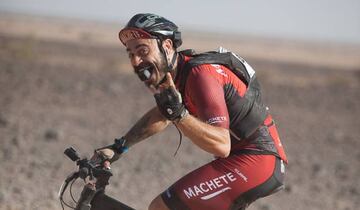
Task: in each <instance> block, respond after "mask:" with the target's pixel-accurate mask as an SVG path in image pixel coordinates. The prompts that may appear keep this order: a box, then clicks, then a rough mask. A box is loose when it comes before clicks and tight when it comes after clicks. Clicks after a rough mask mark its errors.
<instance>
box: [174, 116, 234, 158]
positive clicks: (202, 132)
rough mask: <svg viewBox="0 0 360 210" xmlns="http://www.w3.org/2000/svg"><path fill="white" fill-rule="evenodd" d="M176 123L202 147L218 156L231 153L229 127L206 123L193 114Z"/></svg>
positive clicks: (225, 155)
mask: <svg viewBox="0 0 360 210" xmlns="http://www.w3.org/2000/svg"><path fill="white" fill-rule="evenodd" d="M176 125H177V126H178V128H179V129H180V130H181V131H182V132H183V133H184V135H185V136H187V137H188V138H189V139H190V140H191V141H192V142H193V143H194V144H196V145H197V146H198V147H200V148H201V149H203V150H205V151H207V152H209V153H212V154H214V155H215V156H217V157H227V156H228V155H229V153H230V134H229V130H228V129H226V128H221V127H216V126H212V125H209V124H206V123H204V122H201V121H200V120H198V119H196V118H195V117H193V116H191V115H187V116H186V117H184V118H183V119H182V120H181V121H180V122H178V123H176Z"/></svg>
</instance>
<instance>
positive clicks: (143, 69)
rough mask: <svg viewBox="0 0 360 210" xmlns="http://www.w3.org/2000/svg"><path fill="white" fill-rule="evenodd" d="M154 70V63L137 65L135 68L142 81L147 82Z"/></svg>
mask: <svg viewBox="0 0 360 210" xmlns="http://www.w3.org/2000/svg"><path fill="white" fill-rule="evenodd" d="M154 70H155V66H154V65H153V64H151V63H145V64H143V65H140V66H137V67H136V68H135V73H136V74H137V75H138V77H139V79H140V80H141V81H143V82H145V81H149V80H151V77H152V75H153V73H154Z"/></svg>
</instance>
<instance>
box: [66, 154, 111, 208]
mask: <svg viewBox="0 0 360 210" xmlns="http://www.w3.org/2000/svg"><path fill="white" fill-rule="evenodd" d="M64 154H65V155H66V156H67V157H68V158H70V159H71V160H72V161H74V162H76V165H78V170H77V171H74V172H72V173H71V174H70V175H69V176H68V177H67V178H66V179H65V181H64V183H63V184H62V185H61V187H60V191H59V199H60V202H61V205H62V207H63V204H65V205H66V206H68V207H70V208H73V209H76V210H87V209H90V207H91V205H90V202H91V200H92V198H93V197H94V195H95V194H96V193H97V192H99V191H104V190H105V186H106V185H108V184H109V182H108V181H109V179H110V177H111V176H112V173H111V171H110V169H104V168H103V166H102V164H103V161H101V160H96V159H95V160H88V159H87V158H83V159H81V158H80V155H79V153H78V152H77V151H76V150H75V149H74V148H73V147H69V148H67V149H66V150H65V151H64ZM78 178H81V179H83V180H85V181H86V179H87V178H88V183H87V184H86V185H85V186H84V189H83V192H82V193H81V197H80V199H79V201H78V203H77V206H76V207H75V208H74V207H71V206H70V205H69V204H67V203H66V202H65V201H64V200H63V195H64V192H65V190H66V188H67V187H68V185H69V183H70V182H74V181H75V180H76V179H78ZM94 180H95V181H94ZM70 190H71V188H70ZM70 192H71V191H70ZM74 201H75V200H74ZM75 202H76V201H75ZM63 209H64V207H63Z"/></svg>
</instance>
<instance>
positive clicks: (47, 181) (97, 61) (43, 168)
mask: <svg viewBox="0 0 360 210" xmlns="http://www.w3.org/2000/svg"><path fill="white" fill-rule="evenodd" d="M0 32H1V33H0V145H1V147H0V162H1V163H0V165H1V170H0V209H1V210H20V209H21V210H23V209H29V210H45V209H46V210H47V209H60V208H61V207H60V204H59V201H58V199H57V191H58V189H59V187H60V185H61V183H62V181H63V179H64V178H65V177H66V175H67V174H68V173H69V172H71V170H73V169H74V168H75V166H74V165H73V163H72V162H71V161H69V160H68V159H67V158H66V157H65V156H64V155H63V151H64V149H65V148H67V147H68V146H73V147H75V148H76V149H78V150H79V151H80V152H81V153H82V154H83V155H87V156H90V155H91V153H92V150H93V149H94V148H96V147H100V146H103V145H105V144H108V143H111V142H112V140H113V139H114V138H115V137H118V136H121V135H122V134H124V133H125V132H126V131H127V129H128V128H129V127H130V126H131V125H132V124H133V123H134V122H135V121H136V120H137V119H138V118H139V117H140V116H141V115H142V114H143V113H144V112H145V111H146V110H147V109H148V108H149V107H150V106H152V105H153V104H154V101H153V98H152V96H151V95H150V94H149V92H148V91H147V90H146V89H145V87H143V85H142V84H140V83H139V82H138V79H137V78H136V76H134V75H132V74H131V73H129V71H128V70H130V68H129V66H128V64H127V59H126V58H127V56H126V54H125V53H124V49H122V48H120V46H111V45H105V44H103V45H102V44H92V43H86V42H85V43H84V42H76V41H75V42H74V41H68V40H64V39H63V40H51V39H50V40H49V39H45V38H38V37H33V36H25V35H18V36H13V35H9V34H8V33H6V30H5V29H4V28H2V29H1V31H0ZM316 50H319V49H316ZM323 53H325V54H326V49H325V50H324V51H323ZM240 54H241V52H240ZM339 56H340V55H339ZM245 58H246V59H247V60H248V62H249V63H250V64H252V66H253V67H254V68H255V69H256V70H257V74H258V77H259V79H260V82H261V83H262V87H263V89H264V99H265V101H266V102H267V104H268V105H269V106H270V108H271V110H272V113H273V115H274V118H275V119H276V121H277V124H278V128H279V132H280V135H281V137H282V141H283V144H284V145H285V148H286V151H287V154H288V158H289V161H290V164H289V165H288V167H287V178H286V183H287V186H286V189H285V190H284V191H281V192H279V193H277V194H275V195H273V196H271V197H268V198H265V199H262V200H259V201H257V202H255V203H254V204H253V205H252V206H251V207H250V208H249V209H250V210H304V209H312V210H323V209H327V210H355V209H359V206H360V201H359V197H360V184H359V177H360V151H359V148H360V141H359V136H360V129H359V128H360V121H359V119H358V118H359V116H360V106H359V104H360V65H359V66H357V65H356V62H355V64H354V65H351V66H350V67H349V66H346V67H344V68H342V67H341V65H334V66H335V67H329V66H328V65H313V64H309V63H306V62H288V60H287V61H283V62H282V61H281V59H277V60H266V59H263V58H262V57H256V56H249V57H245ZM345 68H346V70H345ZM177 145H178V134H177V131H176V130H175V129H174V128H173V127H170V128H169V129H168V130H167V131H166V132H164V133H161V134H159V135H156V136H154V137H152V138H151V139H149V140H148V141H144V142H142V143H140V144H139V145H137V146H136V147H134V148H132V149H131V151H130V152H129V153H128V154H127V155H125V156H124V157H123V158H122V159H121V160H119V161H118V162H116V163H115V164H114V165H113V167H112V168H113V172H114V177H113V178H112V180H111V186H109V188H108V193H109V194H110V195H112V196H114V197H116V198H117V199H119V200H121V201H123V202H125V203H127V204H129V205H131V206H133V207H134V208H136V209H146V206H147V205H148V204H149V202H150V201H151V199H152V198H153V197H155V196H156V195H157V194H158V193H160V192H161V191H163V190H164V189H166V187H167V186H169V185H170V184H171V183H173V182H174V181H175V180H177V179H178V178H179V177H181V176H182V175H184V174H185V173H187V172H189V171H191V170H192V169H195V168H197V167H198V166H200V165H202V164H203V163H205V162H207V161H209V160H211V155H208V154H206V153H204V152H202V151H200V150H199V149H198V148H197V147H196V146H194V145H192V144H191V143H189V141H188V140H187V139H185V140H184V141H183V143H182V146H181V148H180V150H179V152H178V155H177V156H176V157H173V153H174V152H175V150H176V147H177ZM74 188H75V189H74V192H75V194H76V192H79V188H80V183H79V184H75V187H74Z"/></svg>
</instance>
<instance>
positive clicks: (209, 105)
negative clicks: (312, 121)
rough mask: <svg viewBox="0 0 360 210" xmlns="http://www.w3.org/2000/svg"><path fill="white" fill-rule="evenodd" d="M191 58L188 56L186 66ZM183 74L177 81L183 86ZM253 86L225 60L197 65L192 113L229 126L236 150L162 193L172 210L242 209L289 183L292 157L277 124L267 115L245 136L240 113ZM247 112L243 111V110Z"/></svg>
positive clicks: (188, 95)
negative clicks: (286, 177)
mask: <svg viewBox="0 0 360 210" xmlns="http://www.w3.org/2000/svg"><path fill="white" fill-rule="evenodd" d="M190 59H191V58H190V57H186V56H184V57H182V59H181V61H180V63H179V64H178V70H179V71H180V73H181V71H182V68H183V67H184V64H185V63H186V62H188V61H189V60H190ZM181 79H182V78H181V74H179V76H177V77H176V79H175V84H176V86H177V88H178V89H179V86H180V82H179V81H180V80H181ZM247 90H248V87H247V86H246V84H245V83H244V82H243V81H241V79H239V78H238V77H237V76H236V75H235V74H234V73H233V72H232V71H231V70H230V69H228V68H226V67H225V66H223V65H217V64H201V65H198V66H196V67H193V68H191V70H190V73H189V74H188V76H187V78H186V86H185V89H184V92H182V97H183V99H184V103H185V106H186V108H187V109H188V110H189V112H190V114H191V115H193V116H195V117H197V118H198V119H200V120H202V121H203V122H206V123H208V124H210V125H213V126H218V127H222V128H226V129H229V131H230V133H231V153H230V155H229V157H227V158H217V159H216V160H214V161H212V162H210V163H208V164H206V165H204V166H202V167H200V168H198V169H196V170H194V171H192V172H190V173H189V174H187V175H185V176H184V177H182V178H181V179H180V180H178V181H177V182H176V183H174V184H173V185H172V186H171V187H169V188H168V189H167V190H166V191H164V192H163V193H162V195H161V197H162V199H163V200H164V202H165V204H166V205H167V206H168V208H169V209H171V210H203V209H207V210H219V209H229V210H239V209H245V208H246V207H247V206H248V205H249V204H250V203H251V202H253V201H254V200H256V199H258V198H260V197H264V196H267V195H269V194H271V193H273V192H274V191H276V189H278V188H280V187H282V186H283V179H284V173H285V171H284V162H287V159H286V155H285V152H284V149H283V147H282V145H281V142H280V139H279V135H278V133H277V130H276V127H275V124H274V122H273V120H272V117H271V116H270V115H267V116H266V117H265V119H264V120H263V123H260V124H259V125H258V127H257V128H256V129H255V130H254V131H251V132H250V133H251V135H250V136H248V137H246V138H240V136H243V135H241V134H242V132H241V131H239V129H238V125H239V123H240V122H241V120H242V119H240V118H241V117H239V116H240V114H238V113H244V112H245V113H246V111H247V109H249V107H244V106H242V105H243V104H244V103H242V100H243V99H244V97H245V95H246V92H247ZM241 116H243V114H242V115H241Z"/></svg>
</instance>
